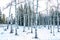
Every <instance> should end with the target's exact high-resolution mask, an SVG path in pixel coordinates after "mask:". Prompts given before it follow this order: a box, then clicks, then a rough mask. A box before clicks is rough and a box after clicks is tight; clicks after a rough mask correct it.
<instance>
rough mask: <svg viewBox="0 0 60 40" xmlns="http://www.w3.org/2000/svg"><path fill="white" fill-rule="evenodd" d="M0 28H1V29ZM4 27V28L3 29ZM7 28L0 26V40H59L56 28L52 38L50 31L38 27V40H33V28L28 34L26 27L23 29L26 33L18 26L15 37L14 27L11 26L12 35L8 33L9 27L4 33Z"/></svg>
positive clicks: (59, 36)
mask: <svg viewBox="0 0 60 40" xmlns="http://www.w3.org/2000/svg"><path fill="white" fill-rule="evenodd" d="M1 26H2V27H1ZM3 26H4V27H3ZM6 27H7V24H0V40H60V32H57V28H56V27H55V28H54V33H55V36H53V33H50V32H51V30H50V29H48V28H47V27H43V26H41V27H40V26H38V28H37V35H38V38H37V39H35V38H34V36H35V29H34V28H33V33H30V30H31V27H30V30H28V27H26V28H25V31H26V32H23V26H19V29H18V30H17V32H18V35H15V27H16V25H13V26H12V27H13V29H14V30H13V33H10V25H9V29H8V30H7V31H4V29H5V28H6Z"/></svg>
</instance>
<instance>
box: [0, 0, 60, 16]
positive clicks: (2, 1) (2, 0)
mask: <svg viewBox="0 0 60 40" xmlns="http://www.w3.org/2000/svg"><path fill="white" fill-rule="evenodd" d="M11 1H13V0H0V7H1V10H2V13H4V14H5V15H6V17H8V16H9V7H8V8H6V9H5V10H4V11H3V8H4V7H6V6H7V5H8V3H10V2H11ZM22 1H24V0H19V2H22ZM30 1H31V3H32V1H33V0H30ZM17 2H18V0H17ZM59 2H60V1H59ZM46 3H47V0H40V1H39V8H38V11H42V10H45V9H46V7H47V6H46ZM23 4H24V3H23ZM48 4H49V5H48V7H49V6H52V5H55V6H57V0H51V1H50V2H49V3H48ZM31 5H32V4H31ZM34 5H36V0H35V1H34ZM34 9H35V10H36V6H34ZM11 13H12V14H13V16H15V9H14V6H12V7H11ZM42 13H43V14H46V11H44V12H42Z"/></svg>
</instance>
